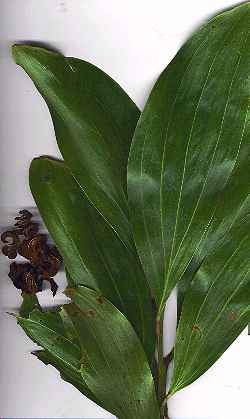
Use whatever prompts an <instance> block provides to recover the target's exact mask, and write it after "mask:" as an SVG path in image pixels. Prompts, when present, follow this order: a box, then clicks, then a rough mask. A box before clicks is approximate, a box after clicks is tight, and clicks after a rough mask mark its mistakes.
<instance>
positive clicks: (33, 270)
mask: <svg viewBox="0 0 250 419" xmlns="http://www.w3.org/2000/svg"><path fill="white" fill-rule="evenodd" d="M15 220H17V222H16V223H15V226H14V229H13V230H8V231H5V232H4V233H2V235H1V240H2V241H3V243H5V246H4V247H3V248H2V252H3V254H4V255H5V256H7V257H8V258H9V259H15V258H16V257H17V255H18V254H19V255H20V256H23V257H24V258H26V259H27V260H28V261H29V263H24V264H17V263H12V264H11V266H10V272H9V277H10V278H11V280H12V282H13V284H14V285H15V286H16V288H19V289H21V290H22V291H24V292H26V293H28V294H34V293H36V292H39V291H41V290H42V282H43V281H45V280H46V281H49V282H50V285H51V291H52V292H53V295H55V294H56V291H57V288H58V286H57V284H56V282H55V281H54V280H53V279H52V277H53V276H55V275H56V274H57V272H58V271H59V269H60V267H61V265H62V257H61V255H60V253H59V252H58V250H57V248H56V247H55V246H50V245H49V244H48V242H47V241H48V237H47V236H46V235H45V234H40V233H38V232H39V226H38V224H37V223H35V222H33V221H32V214H31V213H30V212H29V211H27V210H21V211H20V212H19V216H17V217H16V218H15Z"/></svg>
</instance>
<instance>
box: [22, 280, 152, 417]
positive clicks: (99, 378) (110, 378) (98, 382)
mask: <svg viewBox="0 0 250 419" xmlns="http://www.w3.org/2000/svg"><path fill="white" fill-rule="evenodd" d="M67 294H68V295H69V296H70V297H71V299H72V303H71V304H69V305H66V306H64V307H65V310H66V312H67V313H68V316H69V317H70V319H71V321H72V323H73V325H74V328H75V331H76V333H77V336H78V339H79V342H80V349H79V346H78V345H75V344H73V343H72V342H71V341H70V340H69V339H68V338H66V337H65V336H63V335H62V334H61V333H62V330H61V327H62V324H61V326H60V328H59V327H55V322H54V321H52V320H51V318H48V317H46V318H45V320H44V313H41V312H36V313H35V315H34V314H33V315H31V316H30V318H29V319H23V318H19V319H18V322H19V324H20V325H21V326H22V328H23V329H24V330H25V332H26V333H27V334H28V335H29V336H30V337H31V338H32V339H33V340H34V341H35V342H37V343H38V344H39V345H41V346H42V347H43V348H44V349H45V351H46V354H44V353H43V355H42V358H43V359H45V362H52V363H54V365H55V366H56V367H58V366H59V368H60V369H61V370H62V371H63V373H65V375H66V377H67V379H68V380H69V381H74V380H75V379H76V375H75V374H76V373H77V380H78V379H79V373H80V374H81V379H82V382H83V384H84V385H86V386H87V388H88V390H89V391H90V392H91V393H92V394H94V395H95V397H96V398H97V399H98V400H101V401H102V403H103V406H105V408H106V409H107V410H109V411H110V412H111V413H113V414H115V415H116V416H117V417H119V419H131V418H132V417H136V418H138V419H147V418H148V419H159V408H158V403H157V399H156V395H155V389H154V382H153V377H152V375H151V372H150V368H149V365H148V362H147V359H146V355H145V353H144V351H143V349H142V346H141V344H140V341H139V339H138V338H137V335H136V334H135V332H134V330H133V328H132V327H131V325H130V323H129V322H128V320H127V319H126V318H125V317H124V316H123V315H122V314H121V313H120V312H119V311H118V310H117V309H116V308H115V307H114V306H113V305H112V304H111V303H110V302H109V301H108V300H106V299H104V298H102V299H101V300H100V295H99V293H97V292H95V291H93V290H90V289H87V288H85V287H78V288H76V289H70V290H68V292H67ZM47 354H49V355H47ZM38 356H40V355H39V354H38ZM40 357H41V356H40ZM64 364H66V366H65V367H64ZM72 371H73V378H72V377H71V374H72ZM77 386H78V388H79V386H80V384H79V383H77Z"/></svg>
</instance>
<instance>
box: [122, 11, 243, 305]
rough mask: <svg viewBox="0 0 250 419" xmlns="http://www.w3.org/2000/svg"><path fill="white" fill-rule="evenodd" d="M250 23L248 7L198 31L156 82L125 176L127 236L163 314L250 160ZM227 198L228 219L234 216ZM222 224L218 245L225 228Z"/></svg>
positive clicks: (216, 19) (236, 202)
mask: <svg viewBox="0 0 250 419" xmlns="http://www.w3.org/2000/svg"><path fill="white" fill-rule="evenodd" d="M249 22H250V8H249V3H246V4H244V5H242V6H240V7H238V8H235V9H233V10H231V11H229V12H225V13H223V14H221V15H219V16H217V17H216V18H214V19H212V20H211V21H210V22H209V23H208V24H206V25H205V26H203V27H202V28H201V29H200V30H199V31H198V32H197V33H196V34H195V35H194V36H193V37H192V38H191V39H190V40H189V41H188V42H187V43H186V44H185V45H184V47H183V48H182V49H181V50H180V51H179V53H178V54H177V56H176V57H175V58H174V59H173V61H172V62H171V63H170V65H169V66H168V67H167V69H166V70H165V71H164V72H163V74H162V75H161V77H160V78H159V80H158V81H157V83H156V85H155V87H154V88H153V91H152V93H151V95H150V98H149V100H148V103H147V105H146V107H145V110H144V111H143V113H142V116H141V118H140V120H139V123H138V126H137V128H136V131H135V136H134V140H133V143H132V148H131V153H130V160H129V173H128V186H129V188H128V192H129V200H130V207H131V212H132V221H133V229H134V236H135V240H136V244H137V248H138V250H139V253H140V257H141V260H142V263H143V266H144V269H145V271H146V272H147V276H148V280H149V281H150V283H151V288H152V290H153V292H154V295H155V298H156V300H157V303H158V306H159V309H160V311H162V310H163V308H164V304H165V301H166V298H167V297H168V295H169V293H170V292H171V290H172V288H173V287H174V286H175V285H176V283H177V282H178V281H179V280H180V279H181V278H182V276H183V274H184V272H186V271H187V268H188V266H189V264H190V262H191V261H192V260H193V258H194V256H195V255H196V254H197V253H198V254H199V253H202V252H201V247H203V249H205V248H206V246H207V245H205V246H204V242H205V239H206V237H207V233H208V230H209V229H210V228H211V229H212V230H213V228H214V227H211V225H212V224H213V226H215V228H214V233H213V237H214V239H215V237H216V236H217V239H218V235H217V233H218V231H217V232H216V229H217V228H218V226H217V225H216V217H217V216H218V211H220V210H218V208H219V207H220V206H221V194H222V192H223V190H224V189H225V187H226V186H227V185H228V184H230V182H231V179H232V178H233V177H234V174H235V172H236V171H237V170H238V165H237V162H238V160H239V158H241V157H244V158H245V159H248V156H249V150H250V146H249V141H247V140H248V138H249V129H250V127H249V115H248V109H249V96H250V86H249V71H250V55H249V48H248V44H249ZM240 173H241V176H242V177H241V179H238V183H239V184H241V183H244V182H245V178H244V174H243V172H242V171H241V172H240ZM237 176H238V175H237ZM233 193H234V194H235V196H234V197H233V198H232V197H231V198H230V197H229V200H228V201H227V202H225V204H224V208H225V207H227V208H228V210H226V211H228V213H229V212H230V208H231V207H232V206H234V210H236V212H237V206H239V202H240V198H238V196H237V194H238V190H237V189H236V190H233ZM237 200H238V201H237ZM233 201H234V202H233ZM216 211H217V215H216ZM223 217H224V213H223V211H222V213H221V225H220V227H219V228H220V229H222V231H220V233H219V235H220V236H221V235H223V234H224V233H225V231H226V228H228V226H227V227H225V225H224V223H223ZM214 222H215V224H214ZM223 229H224V232H223ZM210 237H211V236H210ZM217 239H216V240H217ZM206 243H208V242H206ZM210 245H211V243H210ZM197 266H199V264H198V265H197ZM194 269H196V267H194Z"/></svg>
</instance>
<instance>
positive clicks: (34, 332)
mask: <svg viewBox="0 0 250 419" xmlns="http://www.w3.org/2000/svg"><path fill="white" fill-rule="evenodd" d="M65 316H66V314H65V313H64V315H63V318H62V312H61V311H58V310H57V311H54V312H42V311H40V310H34V311H33V312H32V313H31V314H30V316H29V318H22V317H17V321H18V324H20V325H21V326H22V328H23V330H24V331H25V332H26V334H27V335H28V336H29V337H30V338H31V339H32V340H33V341H34V342H35V343H37V344H38V345H40V346H42V347H43V348H45V349H44V350H38V351H34V352H32V353H33V355H35V356H36V357H37V358H38V359H40V360H41V361H42V362H43V363H44V364H46V365H48V364H51V365H53V366H54V367H55V368H56V369H57V370H58V371H59V372H60V374H61V377H62V379H63V380H65V381H67V382H69V383H71V384H73V385H74V386H75V387H76V388H77V389H78V390H79V391H80V392H81V393H82V394H84V395H85V396H86V397H88V398H89V399H91V400H92V401H93V402H95V403H97V404H99V405H100V406H102V407H104V408H105V406H104V405H103V404H102V403H100V402H99V401H98V400H97V399H96V397H95V396H94V395H93V394H92V392H91V391H90V390H89V388H88V387H87V385H86V384H85V382H84V379H83V377H82V375H81V372H80V367H81V351H80V347H79V345H76V344H75V343H74V342H72V341H71V340H69V339H68V331H67V329H66V328H65V327H64V321H63V319H65ZM69 321H70V319H69Z"/></svg>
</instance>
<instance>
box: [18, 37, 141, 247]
mask: <svg viewBox="0 0 250 419" xmlns="http://www.w3.org/2000/svg"><path fill="white" fill-rule="evenodd" d="M13 56H14V59H15V61H16V62H17V64H19V65H21V66H22V67H23V68H24V70H25V71H26V72H27V74H28V75H29V76H30V77H31V79H32V80H33V81H34V83H35V85H36V87H37V88H38V90H39V92H40V93H41V94H42V96H43V97H44V99H45V100H46V102H47V105H48V107H49V110H50V113H51V116H52V120H53V123H54V127H55V133H56V138H57V142H58V146H59V149H60V151H61V153H62V155H63V158H64V160H65V161H66V163H67V165H68V166H69V168H70V170H71V172H72V173H73V175H74V176H75V178H76V179H77V181H78V183H79V184H80V186H81V188H82V189H83V190H84V192H85V193H86V195H87V196H88V198H89V200H90V201H91V202H92V203H93V205H94V206H95V207H96V208H97V209H98V211H99V212H100V213H101V214H102V215H103V217H104V218H105V219H106V220H107V221H108V223H109V224H110V225H111V226H112V227H113V228H114V230H115V231H116V232H117V234H118V235H119V237H120V239H121V240H122V241H123V242H124V243H126V244H127V245H128V246H132V247H133V241H132V238H131V229H130V225H129V222H128V205H127V186H126V170H127V159H128V153H129V148H130V144H131V139H132V136H133V132H134V128H135V125H136V123H137V120H138V118H139V110H138V109H137V107H136V106H135V104H134V103H133V102H132V101H131V99H130V98H129V97H128V96H127V94H126V93H125V92H124V91H123V90H122V89H121V87H120V86H119V85H118V84H117V83H115V82H114V81H113V80H112V79H111V78H110V77H108V76H107V75H106V74H105V73H104V72H102V71H101V70H100V69H98V68H97V67H95V66H94V65H92V64H90V63H87V62H85V61H82V60H79V59H76V58H67V57H64V56H62V55H60V54H58V53H55V52H51V51H48V50H46V49H43V48H37V47H32V46H28V45H15V46H14V47H13Z"/></svg>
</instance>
